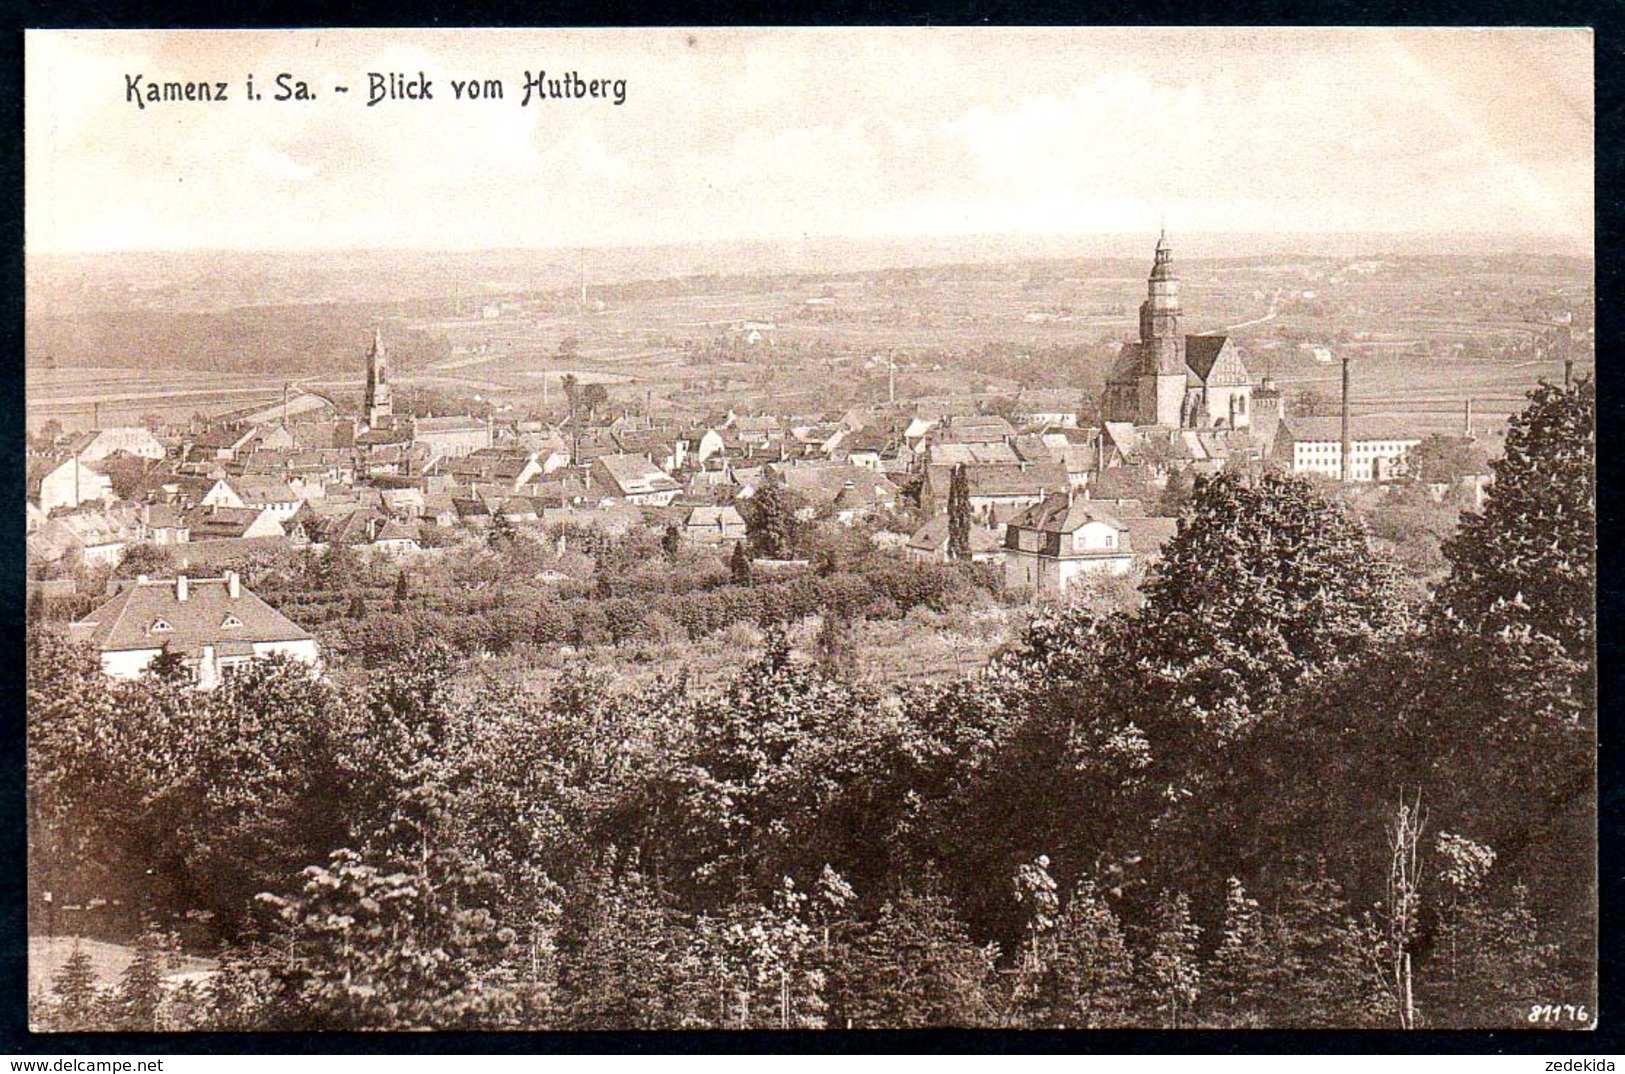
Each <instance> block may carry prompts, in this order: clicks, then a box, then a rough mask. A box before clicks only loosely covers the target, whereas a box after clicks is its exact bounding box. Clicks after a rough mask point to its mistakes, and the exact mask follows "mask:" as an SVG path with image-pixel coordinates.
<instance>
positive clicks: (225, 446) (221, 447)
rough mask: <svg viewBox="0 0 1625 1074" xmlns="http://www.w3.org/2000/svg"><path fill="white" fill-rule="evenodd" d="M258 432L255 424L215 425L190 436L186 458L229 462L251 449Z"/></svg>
mask: <svg viewBox="0 0 1625 1074" xmlns="http://www.w3.org/2000/svg"><path fill="white" fill-rule="evenodd" d="M259 434H260V429H259V426H257V425H217V426H215V427H214V428H212V429H205V430H203V431H202V432H201V433H199V434H198V435H197V436H195V437H193V438H192V444H191V450H190V451H189V452H188V453H187V456H188V458H192V459H196V460H200V461H202V460H208V459H214V460H217V461H221V462H229V461H230V460H232V459H235V458H236V457H237V456H238V455H240V454H243V453H245V452H247V451H250V450H252V447H253V444H254V442H255V441H256V440H257V439H258V437H259Z"/></svg>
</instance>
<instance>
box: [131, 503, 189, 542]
mask: <svg viewBox="0 0 1625 1074" xmlns="http://www.w3.org/2000/svg"><path fill="white" fill-rule="evenodd" d="M141 526H142V529H143V530H144V531H145V532H146V535H147V540H149V541H151V542H152V543H153V544H156V545H171V544H185V543H187V542H188V541H190V540H191V539H192V529H191V527H190V526H188V525H187V524H186V520H185V519H184V518H182V517H181V513H180V512H179V511H177V510H175V508H173V507H171V506H169V505H168V504H165V503H151V504H142V505H141Z"/></svg>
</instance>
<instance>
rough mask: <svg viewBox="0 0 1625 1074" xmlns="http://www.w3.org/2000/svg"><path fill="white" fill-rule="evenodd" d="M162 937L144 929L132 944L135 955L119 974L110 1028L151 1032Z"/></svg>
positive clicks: (158, 998) (160, 989) (160, 980)
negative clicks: (133, 944)
mask: <svg viewBox="0 0 1625 1074" xmlns="http://www.w3.org/2000/svg"><path fill="white" fill-rule="evenodd" d="M161 943H162V938H161V937H160V936H159V935H158V934H157V933H155V932H154V931H152V930H151V929H148V930H146V931H144V932H143V933H142V934H141V936H140V937H139V938H138V939H137V940H136V943H135V958H133V959H132V960H131V961H130V964H129V965H128V966H126V967H125V968H124V972H123V973H122V974H120V975H119V983H118V987H117V988H115V989H114V990H113V994H112V996H111V997H110V998H111V1007H112V1010H113V1012H114V1018H115V1019H116V1021H115V1023H114V1026H113V1027H112V1028H116V1029H121V1030H125V1031H126V1032H134V1033H151V1032H152V1031H154V1030H156V1029H158V1028H159V1026H158V1005H159V1003H160V1001H161V1000H162V998H163V948H162V946H161Z"/></svg>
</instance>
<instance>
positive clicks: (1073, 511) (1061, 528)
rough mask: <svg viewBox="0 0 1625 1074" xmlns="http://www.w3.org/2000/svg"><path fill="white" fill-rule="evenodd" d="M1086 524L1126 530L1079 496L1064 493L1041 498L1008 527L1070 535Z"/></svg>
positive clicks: (1097, 507)
mask: <svg viewBox="0 0 1625 1074" xmlns="http://www.w3.org/2000/svg"><path fill="white" fill-rule="evenodd" d="M1090 522H1103V523H1105V524H1106V525H1108V526H1110V527H1112V528H1113V529H1115V530H1124V529H1126V527H1125V526H1124V525H1123V523H1122V522H1121V521H1120V520H1119V519H1118V518H1117V516H1116V515H1114V514H1111V513H1110V512H1108V511H1106V510H1105V509H1103V508H1101V507H1100V506H1098V505H1096V504H1094V503H1092V502H1091V501H1089V500H1086V499H1084V498H1083V497H1081V496H1071V495H1068V494H1067V493H1064V492H1058V493H1052V494H1051V495H1049V496H1046V497H1044V500H1043V502H1042V503H1035V504H1033V505H1032V506H1031V507H1029V508H1027V510H1025V511H1023V512H1022V513H1021V514H1019V515H1017V516H1016V517H1015V518H1013V519H1011V520H1010V525H1011V526H1020V527H1022V528H1023V529H1030V530H1042V531H1044V532H1046V533H1073V532H1075V531H1077V530H1080V529H1082V528H1083V527H1084V526H1085V525H1087V524H1088V523H1090Z"/></svg>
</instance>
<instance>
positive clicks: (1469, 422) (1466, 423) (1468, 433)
mask: <svg viewBox="0 0 1625 1074" xmlns="http://www.w3.org/2000/svg"><path fill="white" fill-rule="evenodd" d="M1461 434H1462V435H1463V436H1465V437H1467V438H1468V439H1471V438H1472V435H1473V400H1472V397H1471V396H1469V397H1468V398H1467V414H1466V417H1465V418H1464V419H1463V421H1462V427H1461Z"/></svg>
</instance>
